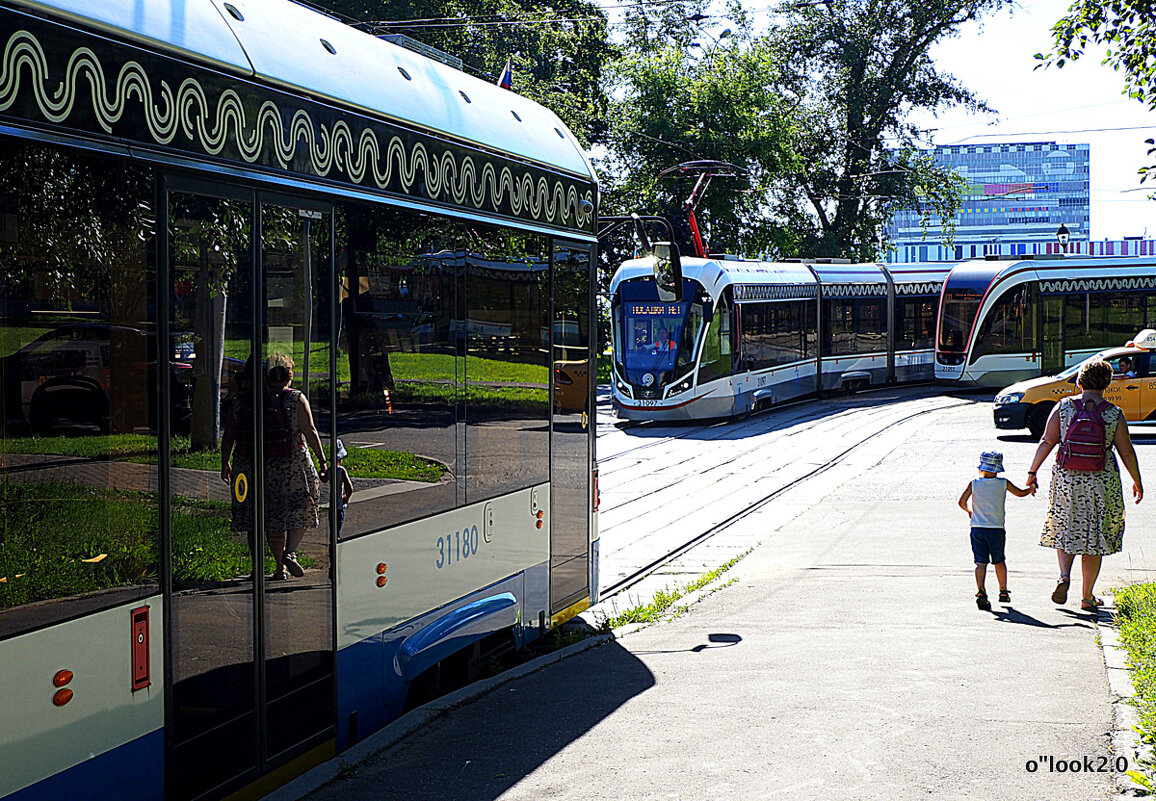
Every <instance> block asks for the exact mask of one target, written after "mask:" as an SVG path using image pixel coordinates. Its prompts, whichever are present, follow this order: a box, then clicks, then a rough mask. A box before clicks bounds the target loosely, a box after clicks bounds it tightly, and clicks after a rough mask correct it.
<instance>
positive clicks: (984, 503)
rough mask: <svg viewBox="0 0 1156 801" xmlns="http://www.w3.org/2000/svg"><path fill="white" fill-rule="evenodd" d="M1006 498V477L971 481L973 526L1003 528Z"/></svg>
mask: <svg viewBox="0 0 1156 801" xmlns="http://www.w3.org/2000/svg"><path fill="white" fill-rule="evenodd" d="M1006 499H1007V479H1006V478H977V479H974V480H973V481H972V482H971V525H972V527H973V528H1003V527H1004V525H1003V505H1004V501H1005V500H1006Z"/></svg>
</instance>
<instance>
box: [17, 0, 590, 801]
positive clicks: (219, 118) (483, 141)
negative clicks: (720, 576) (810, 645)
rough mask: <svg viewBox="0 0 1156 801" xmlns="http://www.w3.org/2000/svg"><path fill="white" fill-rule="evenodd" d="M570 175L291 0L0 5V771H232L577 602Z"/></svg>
mask: <svg viewBox="0 0 1156 801" xmlns="http://www.w3.org/2000/svg"><path fill="white" fill-rule="evenodd" d="M596 197H597V185H596V181H595V176H594V174H593V171H592V169H591V167H590V164H589V162H588V161H587V159H586V158H585V156H584V154H583V150H582V148H581V146H580V144H579V143H578V141H577V140H576V139H575V138H574V136H573V135H572V134H571V133H570V132H569V131H568V130H567V129H566V127H565V126H564V124H563V123H562V122H561V121H560V120H559V119H558V118H557V117H556V116H555V115H554V114H552V113H550V112H549V111H547V110H546V109H544V108H542V107H540V106H538V105H537V104H535V103H533V102H531V101H529V100H527V99H525V98H523V97H520V96H519V95H517V94H515V93H513V92H509V91H506V90H504V89H501V88H499V87H497V86H494V85H493V84H490V83H488V82H486V81H482V80H479V79H476V78H472V77H470V76H467V75H466V74H464V73H463V72H461V71H459V70H457V69H454V68H453V67H452V66H450V65H447V64H443V63H440V62H438V61H435V60H431V59H430V58H427V57H425V56H423V55H419V54H417V53H415V52H413V51H411V50H409V49H406V48H403V47H400V46H397V45H395V44H393V43H390V42H385V41H382V40H379V39H377V38H375V37H372V36H369V35H366V34H364V33H361V32H359V31H356V30H354V29H352V28H349V27H347V26H344V25H342V24H341V23H339V22H338V21H336V20H334V19H331V18H329V17H327V16H324V15H322V14H319V13H317V12H315V11H313V10H311V9H308V8H306V7H304V6H302V5H300V4H297V3H292V2H288V1H287V0H230V1H229V2H223V1H222V0H180V1H179V2H178V0H150V2H147V3H142V2H140V1H139V0H100V2H94V1H93V0H6V1H5V2H4V3H2V4H0V476H2V480H3V492H2V493H0V516H2V520H0V677H2V678H0V684H2V687H3V696H4V704H3V705H2V706H0V799H5V800H6V801H33V799H55V798H82V799H86V801H97V800H98V799H108V800H109V801H111V800H112V799H155V800H156V801H160V799H177V800H178V801H198V800H199V799H219V798H229V797H232V798H255V797H258V796H260V795H263V794H265V793H267V792H269V791H270V790H272V789H274V788H275V787H277V786H278V785H280V784H283V783H285V782H286V781H288V780H290V779H292V778H293V777H295V776H297V775H299V774H301V773H302V772H304V771H305V770H307V769H309V768H310V767H312V766H313V765H316V764H317V763H319V762H321V761H323V760H326V759H328V758H330V757H332V756H333V755H335V754H338V753H340V752H342V751H344V750H345V749H347V748H348V747H350V746H351V745H352V744H354V743H356V742H358V741H359V740H361V739H363V738H365V737H366V736H367V735H368V734H370V733H372V732H373V731H375V730H377V729H380V728H381V727H382V726H384V725H385V724H387V723H388V722H389V721H391V720H393V719H395V718H397V717H398V716H399V715H401V714H402V713H403V712H404V711H405V710H406V709H408V708H410V707H412V706H413V705H415V704H420V703H422V701H423V699H428V698H429V697H431V696H432V695H434V694H436V693H438V692H441V691H444V690H445V689H447V688H450V687H453V686H459V685H460V684H461V683H464V682H465V681H467V680H469V678H470V677H471V676H473V675H476V674H477V673H478V672H479V670H481V669H484V668H486V667H487V666H488V664H489V660H490V659H491V658H492V657H493V656H494V655H495V654H499V653H501V652H503V651H505V650H510V649H514V648H517V647H520V646H523V645H525V644H526V643H528V642H530V641H532V640H534V639H536V638H538V637H541V636H542V635H543V634H544V633H545V632H547V631H548V630H550V629H551V628H552V627H554V626H556V625H558V624H560V623H561V622H562V621H564V620H566V619H568V618H569V617H571V616H573V615H575V614H577V613H578V612H579V611H581V610H582V609H584V608H586V607H587V606H588V605H589V604H591V603H592V602H595V601H596V595H597V586H598V576H597V554H598V529H597V497H596V491H595V487H596V477H595V475H594V466H595V462H594V426H592V425H591V424H590V422H591V417H592V412H593V398H594V392H593V390H594V387H593V383H592V382H587V381H586V380H585V377H586V376H587V375H590V374H592V372H593V371H592V369H591V368H592V364H591V354H592V353H593V350H594V349H593V348H592V347H591V344H592V343H591V341H590V338H591V336H592V330H593V329H592V326H591V320H592V319H593V315H594V308H595V307H594V301H595V294H594V281H593V278H592V276H593V272H592V271H593V266H594V265H595V264H596V253H597V250H596V248H597V237H596V233H595V228H594V223H595V208H594V202H595V200H596ZM272 357H276V358H272ZM287 359H288V360H291V362H292V364H293V369H292V370H291V371H289V375H290V378H291V381H292V384H291V386H292V387H293V388H294V389H296V390H299V391H300V392H301V393H302V397H303V398H305V399H306V400H307V401H308V407H309V408H311V410H312V420H313V421H314V423H315V426H316V429H317V432H318V434H319V435H320V442H321V445H320V449H319V452H324V453H325V454H326V455H327V457H328V462H329V469H327V470H326V469H322V470H321V471H320V489H319V491H318V497H317V499H316V500H315V501H313V502H312V503H309V502H307V500H306V501H301V500H300V496H302V495H304V496H305V497H306V499H308V496H309V495H310V492H311V491H310V489H309V480H308V479H307V478H301V479H300V486H299V487H298V490H299V491H298V492H296V494H293V497H294V499H295V500H294V501H293V512H292V516H291V517H290V518H289V519H290V520H292V521H293V522H290V523H288V524H286V523H281V524H279V525H273V524H272V523H270V521H271V520H272V519H273V518H272V513H273V511H274V509H273V507H272V506H271V501H270V498H272V497H274V494H275V493H274V489H275V488H276V487H277V485H278V482H286V481H288V482H289V484H288V485H289V486H290V487H294V486H298V485H297V484H294V483H293V481H296V479H287V478H285V476H284V475H283V474H281V473H274V472H272V471H271V469H270V468H269V467H268V464H270V459H274V458H279V457H278V454H277V453H276V452H275V451H277V450H279V449H278V448H276V447H275V446H278V445H281V444H282V442H283V440H284V436H283V433H282V432H283V430H284V428H283V426H284V425H287V424H285V423H281V424H280V425H281V427H278V428H270V419H271V418H270V416H269V414H268V413H266V414H264V415H262V414H259V413H258V414H253V413H251V412H250V413H249V415H248V418H247V420H248V424H247V425H243V423H244V422H245V421H246V417H245V412H244V410H245V409H249V410H262V409H264V408H265V401H266V399H267V398H268V397H273V396H274V393H275V391H277V390H278V389H279V387H276V386H274V384H273V383H272V382H267V381H266V380H263V379H264V377H265V376H266V375H272V371H269V370H266V369H265V367H264V366H265V365H266V364H272V365H279V367H278V368H277V369H278V370H280V371H281V373H284V371H285V364H286V363H287V362H286V360H287ZM555 376H565V377H567V382H565V383H566V387H565V392H564V397H563V396H562V395H561V394H560V390H559V389H558V386H559V385H560V384H561V383H563V382H562V381H561V378H555ZM578 379H581V381H579V380H578ZM277 397H279V396H277ZM282 419H284V416H282ZM272 420H273V421H274V422H273V425H274V426H278V425H279V424H278V422H277V421H278V418H277V416H274V417H272ZM294 425H295V426H296V428H295V429H294V430H295V431H299V432H300V431H306V432H309V436H310V437H312V434H311V431H312V429H308V428H306V427H304V425H303V424H302V422H301V417H300V415H298V417H297V422H296V423H295V424H294ZM225 432H230V433H229V434H228V439H226V440H225V441H231V442H232V443H233V450H234V453H236V454H241V453H242V451H243V452H244V453H245V454H246V457H245V459H244V460H241V459H240V457H239V456H238V457H235V458H234V459H233V460H232V463H231V469H226V466H227V465H228V462H227V461H226V460H225V457H226V456H227V455H228V448H223V447H222V441H223V438H225V437H226V434H225ZM339 438H340V439H339ZM312 442H313V443H314V444H316V440H312ZM267 443H268V444H267ZM301 456H302V457H303V458H309V457H307V456H305V455H304V454H301ZM339 459H340V460H342V465H341V466H342V467H343V468H344V470H345V471H346V472H347V473H348V475H349V477H350V479H351V482H352V485H353V488H354V491H353V493H352V495H350V496H349V497H348V498H347V499H346V498H344V495H345V492H344V491H343V487H344V486H345V485H344V483H343V479H342V477H341V473H340V472H339V471H338V470H337V469H336V468H335V467H334V466H333V463H334V462H336V461H338V460H339ZM223 461H226V463H225V464H222V462H223ZM318 462H320V460H318ZM295 464H298V463H297V462H295ZM318 467H321V465H320V463H319V464H318ZM301 470H302V472H300V473H297V474H294V475H297V476H298V477H299V478H300V477H301V476H305V475H307V474H308V472H309V471H308V470H305V468H304V467H303V466H302V467H301ZM313 481H317V479H316V478H315V479H313ZM291 494H292V493H291ZM282 495H284V493H282ZM346 500H347V502H346ZM311 516H312V519H311ZM282 519H285V518H284V516H282ZM286 525H287V529H285V530H281V531H277V530H276V529H277V528H279V527H280V526H286ZM285 549H289V550H292V551H293V552H294V553H295V558H294V559H293V560H292V561H289V560H287V559H286V560H285V561H284V562H282V559H283V553H284V551H285ZM281 564H284V565H286V566H287V567H288V568H289V571H288V572H289V574H288V575H286V571H285V570H284V569H281V568H279V565H281ZM494 725H495V727H496V728H500V727H501V722H500V721H496V722H495V723H494Z"/></svg>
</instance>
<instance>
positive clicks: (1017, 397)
mask: <svg viewBox="0 0 1156 801" xmlns="http://www.w3.org/2000/svg"><path fill="white" fill-rule="evenodd" d="M1023 399H1024V393H1022V392H1009V393H1007V394H1006V395H996V396H995V405H996V406H1007V405H1008V404H1009V403H1019V402H1020V401H1022V400H1023Z"/></svg>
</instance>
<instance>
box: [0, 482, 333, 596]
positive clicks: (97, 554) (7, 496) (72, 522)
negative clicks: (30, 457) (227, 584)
mask: <svg viewBox="0 0 1156 801" xmlns="http://www.w3.org/2000/svg"><path fill="white" fill-rule="evenodd" d="M157 507H158V499H157V496H156V495H155V494H153V493H142V492H114V491H109V490H102V489H97V488H95V487H91V486H87V485H84V484H67V483H63V482H48V481H42V482H26V483H25V482H9V483H8V484H7V485H6V486H5V488H4V492H3V494H2V496H0V514H3V518H4V519H5V520H6V521H7V524H8V525H7V529H5V530H4V531H3V533H2V535H0V578H2V579H4V580H3V581H0V609H9V608H12V607H14V606H21V605H24V604H28V603H34V602H36V601H45V600H51V599H54V598H65V597H69V596H74V595H81V594H84V593H90V592H96V591H100V590H107V589H111V588H114V587H125V586H132V585H136V584H147V583H155V582H156V581H157V580H158V576H159V548H158V538H159V535H158V515H157ZM229 515H230V510H229V504H227V503H221V502H212V501H196V500H192V499H188V498H181V497H174V498H173V509H172V533H173V534H172V545H173V553H172V569H173V581H174V583H175V585H176V586H177V588H178V589H180V588H182V587H190V586H196V585H198V584H203V583H205V582H213V581H225V580H228V579H232V578H235V577H237V576H244V575H248V574H249V572H250V571H251V562H250V555H249V545H248V542H247V540H248V537H247V535H246V534H244V533H237V532H234V531H232V530H230V528H229ZM102 554H103V555H104V556H103V558H101V555H102ZM298 558H299V559H300V561H301V564H302V565H303V566H304V567H314V566H315V565H316V560H314V559H312V558H310V557H309V556H308V555H307V554H303V553H300V554H298ZM86 559H87V560H93V559H98V561H91V562H85V561H84V560H86ZM272 570H273V558H272V555H271V554H270V553H269V551H268V549H267V548H266V549H265V572H266V573H271V572H272Z"/></svg>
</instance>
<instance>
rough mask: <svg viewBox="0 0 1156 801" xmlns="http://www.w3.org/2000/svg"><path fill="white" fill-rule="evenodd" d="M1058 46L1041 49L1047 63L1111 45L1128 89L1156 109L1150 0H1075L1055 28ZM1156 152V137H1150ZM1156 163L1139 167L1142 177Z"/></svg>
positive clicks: (1109, 54) (1108, 60)
mask: <svg viewBox="0 0 1156 801" xmlns="http://www.w3.org/2000/svg"><path fill="white" fill-rule="evenodd" d="M1052 34H1053V36H1054V37H1055V49H1054V51H1053V52H1052V53H1049V54H1046V55H1045V54H1043V53H1037V54H1036V58H1037V59H1039V60H1040V61H1041V62H1043V63H1042V64H1041V65H1040V66H1049V65H1052V64H1054V65H1055V66H1056V67H1063V66H1064V64H1065V63H1067V62H1068V61H1069V60H1071V61H1075V60H1076V59H1078V58H1080V57H1081V56H1083V55H1084V54H1085V53H1086V52H1087V49H1088V45H1089V44H1096V45H1106V46H1107V47H1106V49H1105V52H1104V59H1103V63H1104V64H1106V65H1108V66H1110V67H1112V69H1114V70H1116V71H1117V72H1121V73H1123V75H1124V90H1125V92H1126V93H1127V94H1128V96H1129V97H1133V98H1136V99H1137V100H1140V101H1142V102H1144V103H1146V104H1147V105H1148V108H1149V109H1151V110H1156V6H1154V5H1153V4H1152V2H1151V0H1106V1H1105V0H1076V1H1075V2H1074V3H1072V5H1071V7H1070V8H1069V9H1068V13H1067V14H1066V15H1064V16H1063V17H1062V18H1061V19H1060V20H1059V21H1058V22H1057V23H1056V24H1055V25H1054V26H1053V27H1052ZM1146 141H1147V143H1148V144H1149V145H1152V147H1150V148H1149V150H1148V155H1149V156H1151V155H1154V154H1156V140H1153V139H1148V140H1146ZM1153 172H1156V165H1154V166H1149V167H1143V168H1141V169H1140V173H1141V179H1140V180H1141V181H1143V180H1145V179H1147V178H1148V177H1149V176H1150V175H1152V174H1153Z"/></svg>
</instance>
